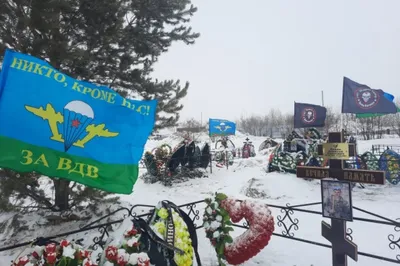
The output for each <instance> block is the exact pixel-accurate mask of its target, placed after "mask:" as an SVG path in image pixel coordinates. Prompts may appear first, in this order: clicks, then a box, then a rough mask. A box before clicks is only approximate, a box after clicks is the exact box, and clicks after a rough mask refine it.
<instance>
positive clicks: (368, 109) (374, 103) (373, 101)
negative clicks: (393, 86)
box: [342, 77, 397, 114]
mask: <svg viewBox="0 0 400 266" xmlns="http://www.w3.org/2000/svg"><path fill="white" fill-rule="evenodd" d="M342 113H344V114H345V113H350V114H371V113H372V114H395V113H397V106H396V104H395V103H394V102H393V95H391V94H389V93H386V92H384V91H383V90H375V89H371V88H370V87H368V86H367V85H364V84H359V83H357V82H355V81H353V80H351V79H349V78H346V77H344V78H343V96H342Z"/></svg>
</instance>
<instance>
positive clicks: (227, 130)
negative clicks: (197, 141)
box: [209, 118, 236, 136]
mask: <svg viewBox="0 0 400 266" xmlns="http://www.w3.org/2000/svg"><path fill="white" fill-rule="evenodd" d="M235 133H236V124H235V123H234V122H231V121H228V120H224V119H212V118H210V119H209V134H210V136H228V135H235Z"/></svg>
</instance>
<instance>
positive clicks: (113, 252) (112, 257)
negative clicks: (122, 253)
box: [106, 246, 118, 262]
mask: <svg viewBox="0 0 400 266" xmlns="http://www.w3.org/2000/svg"><path fill="white" fill-rule="evenodd" d="M106 258H107V259H108V260H109V261H111V262H114V261H117V259H118V249H117V248H116V247H113V246H108V247H107V248H106Z"/></svg>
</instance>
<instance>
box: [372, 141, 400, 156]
mask: <svg viewBox="0 0 400 266" xmlns="http://www.w3.org/2000/svg"><path fill="white" fill-rule="evenodd" d="M386 150H393V151H394V152H397V153H399V154H400V145H399V144H388V145H384V144H378V145H372V153H373V154H375V155H381V154H382V153H383V152H384V151H386Z"/></svg>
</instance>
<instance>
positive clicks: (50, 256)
mask: <svg viewBox="0 0 400 266" xmlns="http://www.w3.org/2000/svg"><path fill="white" fill-rule="evenodd" d="M56 260H57V253H55V252H51V253H47V256H46V261H47V263H48V264H50V265H54V264H55V263H56Z"/></svg>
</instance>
